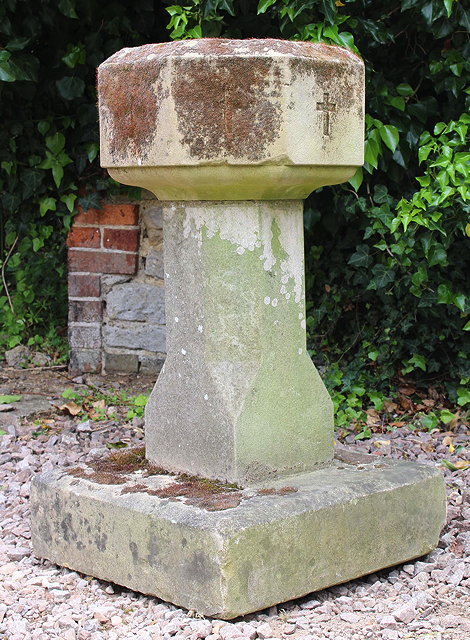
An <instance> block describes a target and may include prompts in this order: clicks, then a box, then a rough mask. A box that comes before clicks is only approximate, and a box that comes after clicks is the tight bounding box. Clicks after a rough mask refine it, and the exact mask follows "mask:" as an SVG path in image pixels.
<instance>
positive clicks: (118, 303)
mask: <svg viewBox="0 0 470 640" xmlns="http://www.w3.org/2000/svg"><path fill="white" fill-rule="evenodd" d="M105 299H106V313H107V315H108V317H109V318H110V319H111V320H131V321H134V322H135V321H137V322H152V323H156V324H164V323H165V291H164V289H163V287H159V286H155V285H151V284H145V283H143V282H135V281H132V282H130V283H126V284H118V285H115V286H114V287H113V288H112V289H111V290H110V291H109V293H108V294H107V295H106V298H105Z"/></svg>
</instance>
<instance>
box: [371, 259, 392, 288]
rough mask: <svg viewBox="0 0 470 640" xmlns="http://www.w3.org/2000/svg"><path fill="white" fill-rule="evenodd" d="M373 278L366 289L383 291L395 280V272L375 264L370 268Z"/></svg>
mask: <svg viewBox="0 0 470 640" xmlns="http://www.w3.org/2000/svg"><path fill="white" fill-rule="evenodd" d="M372 273H373V276H374V277H373V278H372V280H371V281H370V282H369V284H368V286H367V289H368V290H369V291H370V290H371V289H373V290H378V289H383V288H384V287H386V286H387V285H388V284H390V282H393V281H394V279H395V271H394V270H393V269H390V268H388V267H386V266H385V265H383V264H376V265H374V266H373V268H372Z"/></svg>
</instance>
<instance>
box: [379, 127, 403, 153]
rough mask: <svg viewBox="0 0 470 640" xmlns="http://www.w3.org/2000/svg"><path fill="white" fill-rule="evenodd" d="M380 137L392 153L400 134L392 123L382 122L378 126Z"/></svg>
mask: <svg viewBox="0 0 470 640" xmlns="http://www.w3.org/2000/svg"><path fill="white" fill-rule="evenodd" d="M379 133H380V137H381V138H382V140H383V141H384V143H385V144H386V145H387V147H388V148H389V149H390V151H391V152H392V153H393V152H394V151H395V149H396V148H397V144H398V141H399V139H400V134H399V133H398V129H397V128H396V127H394V126H393V124H384V125H383V126H382V127H380V128H379Z"/></svg>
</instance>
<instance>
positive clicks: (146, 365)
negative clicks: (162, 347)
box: [139, 355, 165, 376]
mask: <svg viewBox="0 0 470 640" xmlns="http://www.w3.org/2000/svg"><path fill="white" fill-rule="evenodd" d="M139 361H140V368H139V371H140V373H142V374H144V375H148V376H150V375H155V374H157V373H160V371H161V370H162V367H163V363H164V362H165V359H164V358H163V357H162V356H150V355H141V356H139Z"/></svg>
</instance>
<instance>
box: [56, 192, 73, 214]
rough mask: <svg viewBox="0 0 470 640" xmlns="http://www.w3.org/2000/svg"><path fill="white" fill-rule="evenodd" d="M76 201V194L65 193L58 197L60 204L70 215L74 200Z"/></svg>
mask: <svg viewBox="0 0 470 640" xmlns="http://www.w3.org/2000/svg"><path fill="white" fill-rule="evenodd" d="M76 199H77V194H75V193H67V194H64V195H63V196H61V197H60V200H61V202H63V203H64V204H65V206H66V207H67V209H68V210H69V211H70V213H72V211H73V208H74V204H75V200H76Z"/></svg>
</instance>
